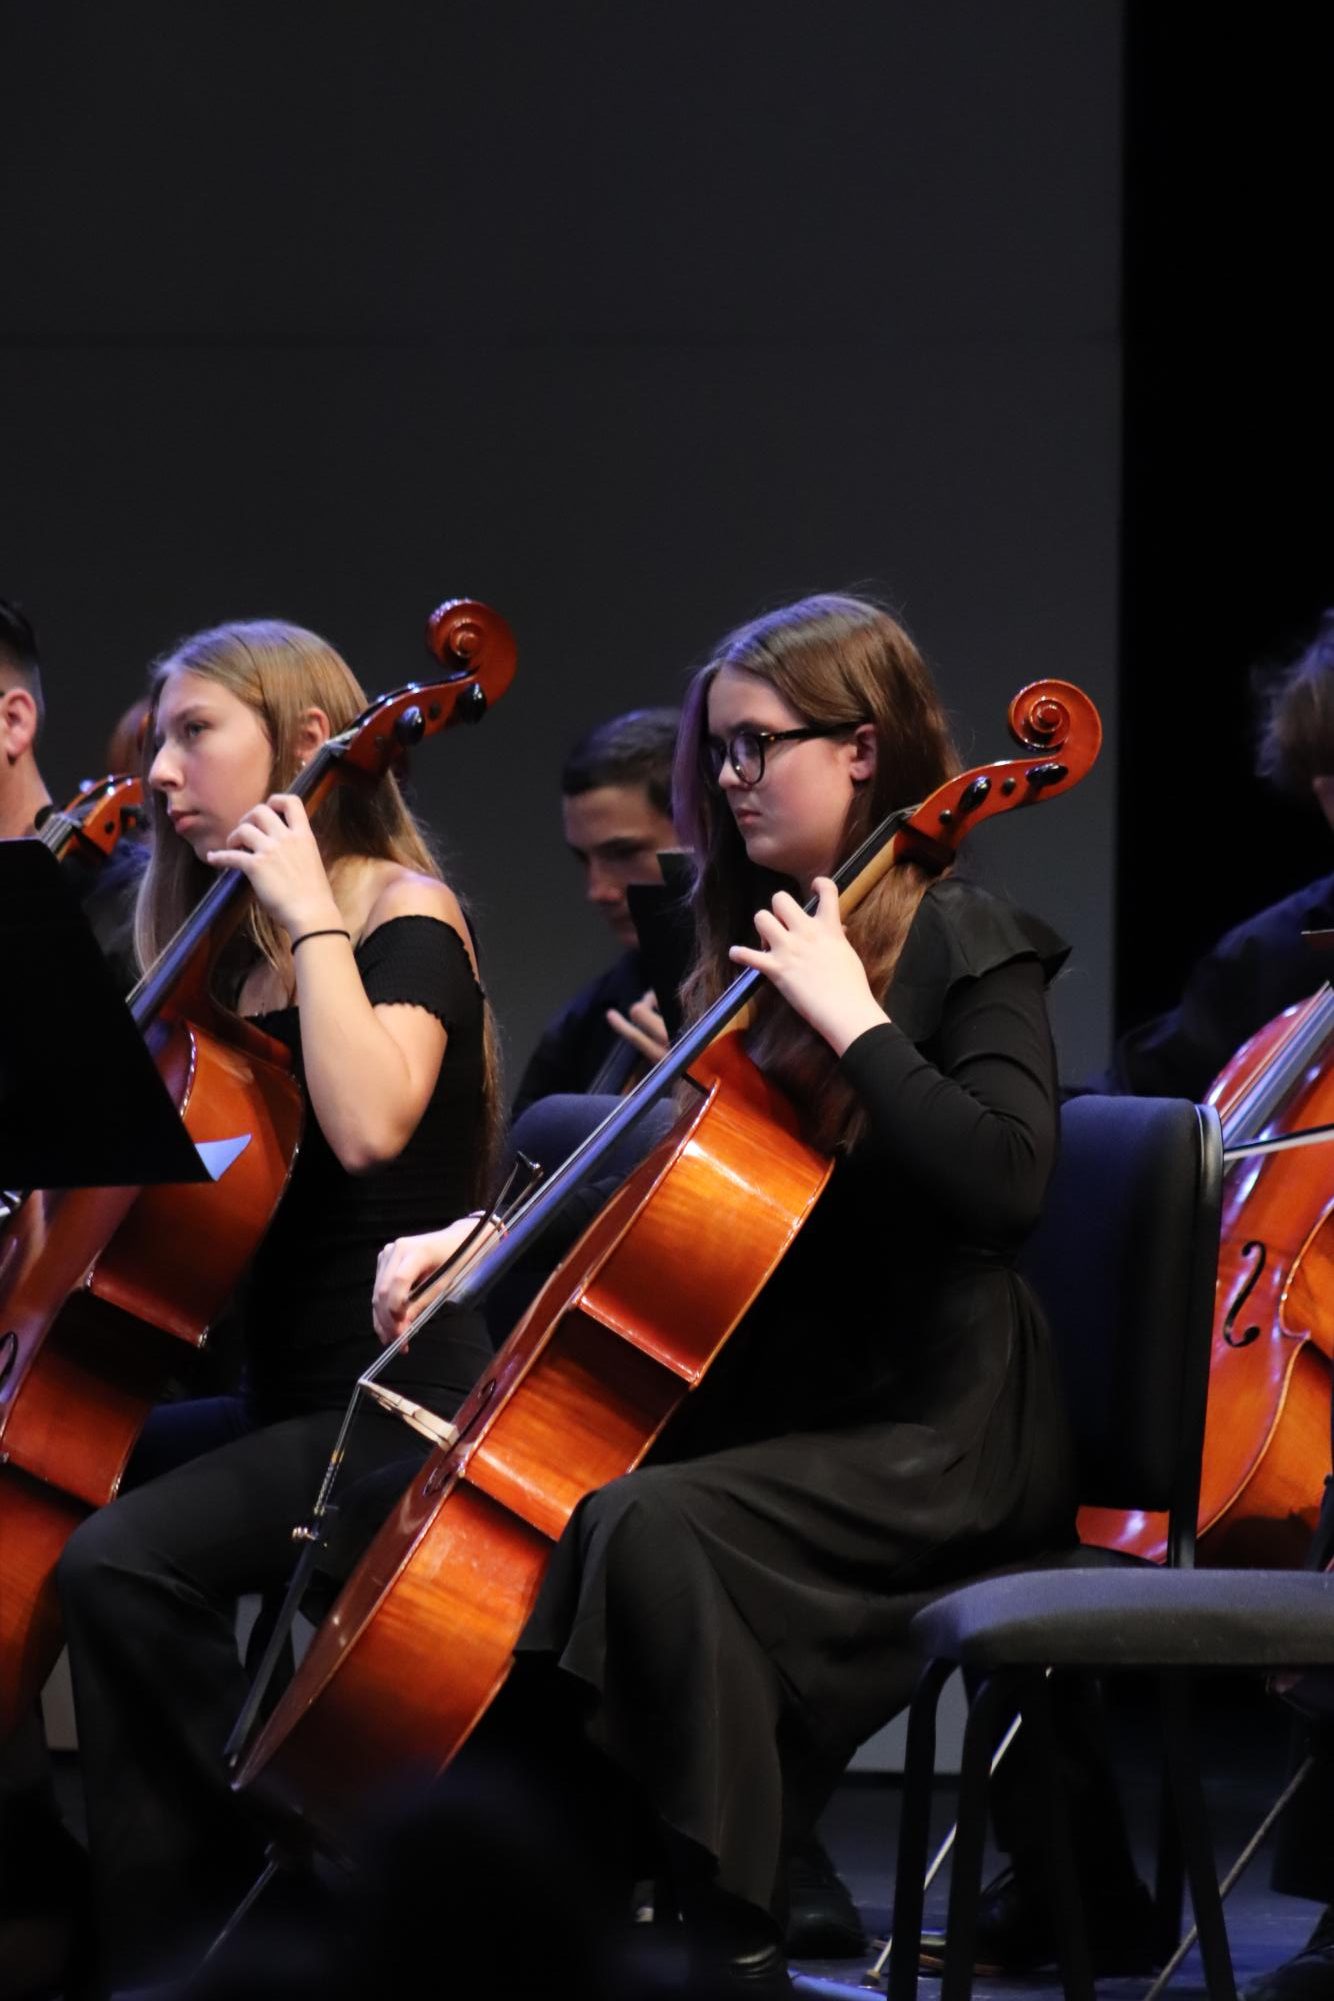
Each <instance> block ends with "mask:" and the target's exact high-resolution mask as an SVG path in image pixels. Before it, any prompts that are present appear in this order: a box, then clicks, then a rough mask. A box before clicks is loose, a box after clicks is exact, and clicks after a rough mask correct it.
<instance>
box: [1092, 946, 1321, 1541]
mask: <svg viewBox="0 0 1334 2001" xmlns="http://www.w3.org/2000/svg"><path fill="white" fill-rule="evenodd" d="M1206 1098H1207V1102H1208V1103H1209V1104H1211V1105H1215V1106H1216V1107H1217V1108H1218V1112H1219V1115H1220V1117H1221V1120H1222V1125H1223V1145H1224V1157H1225V1160H1226V1159H1227V1156H1228V1154H1229V1153H1231V1154H1232V1155H1233V1158H1232V1159H1231V1160H1230V1161H1228V1164H1227V1166H1226V1167H1225V1171H1224V1180H1223V1228H1222V1242H1221V1248H1220V1252H1219V1264H1218V1285H1217V1291H1216V1294H1215V1303H1214V1330H1213V1346H1212V1351H1211V1355H1210V1363H1209V1399H1208V1405H1207V1408H1206V1414H1205V1426H1204V1459H1203V1464H1202V1467H1201V1474H1200V1508H1199V1519H1198V1538H1199V1539H1198V1543H1197V1554H1196V1560H1197V1562H1200V1563H1212V1564H1228V1565H1233V1566H1241V1567H1246V1566H1250V1565H1255V1566H1259V1567H1265V1568H1274V1567H1277V1568H1298V1567H1300V1566H1301V1564H1302V1563H1303V1562H1304V1561H1305V1558H1306V1553H1307V1550H1308V1547H1309V1545H1310V1540H1311V1533H1312V1531H1313V1529H1314V1527H1315V1520H1316V1515H1317V1513H1318V1511H1319V1507H1320V1497H1321V1491H1322V1488H1323V1484H1324V1477H1325V1475H1326V1473H1327V1472H1328V1471H1329V1454H1330V1390H1331V1374H1332V1371H1331V1363H1332V1362H1334V1283H1332V1282H1334V1179H1332V1178H1331V1165H1330V1155H1329V1152H1328V1149H1327V1148H1326V1147H1323V1146H1316V1145H1312V1146H1309V1147H1297V1146H1292V1145H1288V1146H1284V1145H1283V1143H1282V1142H1283V1139H1284V1136H1289V1135H1290V1136H1292V1138H1294V1139H1295V1138H1297V1137H1299V1136H1300V1135H1301V1134H1302V1133H1306V1132H1311V1130H1312V1129H1313V1128H1315V1129H1317V1130H1318V1129H1319V1128H1322V1127H1326V1126H1328V1125H1329V1123H1330V1122H1331V1121H1332V1120H1334V991H1331V989H1330V987H1329V986H1328V985H1325V986H1323V987H1321V989H1320V990H1319V992H1318V993H1315V994H1313V995H1312V996H1311V998H1310V999H1309V1000H1306V1001H1303V1002H1301V1003H1300V1004H1299V1005H1298V1006H1296V1007H1291V1008H1287V1009H1285V1010H1284V1012H1283V1013H1282V1014H1280V1015H1279V1016H1277V1018H1276V1019H1275V1020H1274V1021H1271V1022H1269V1023H1268V1024H1267V1025H1266V1026H1265V1027H1264V1028H1262V1029H1260V1030H1259V1031H1258V1032H1257V1033H1256V1034H1255V1035H1253V1036H1252V1037H1251V1038H1250V1040H1249V1041H1248V1042H1245V1043H1243V1045H1242V1047H1241V1048H1240V1049H1239V1050H1238V1051H1237V1053H1236V1055H1235V1056H1234V1057H1233V1058H1232V1059H1231V1061H1230V1062H1229V1063H1228V1064H1227V1065H1226V1066H1225V1068H1224V1069H1223V1070H1222V1072H1221V1073H1220V1075H1219V1076H1218V1077H1217V1078H1216V1079H1215V1080H1214V1082H1213V1084H1211V1085H1210V1087H1209V1090H1208V1092H1207V1094H1206ZM1266 1139H1267V1140H1271V1141H1273V1142H1275V1145H1274V1149H1273V1151H1272V1152H1266V1151H1253V1150H1252V1149H1251V1147H1249V1146H1248V1145H1247V1144H1246V1143H1247V1142H1256V1141H1264V1140H1266ZM1079 1535H1080V1540H1081V1541H1083V1542H1089V1543H1095V1544H1100V1545H1102V1546H1104V1547H1107V1548H1110V1549H1116V1550H1121V1551H1123V1552H1125V1553H1127V1554H1129V1555H1133V1556H1139V1557H1144V1558H1147V1559H1149V1560H1150V1561H1151V1562H1155V1563H1161V1562H1163V1561H1164V1560H1165V1556H1166V1548H1167V1523H1166V1517H1165V1516H1160V1515H1157V1514H1148V1513H1134V1514H1120V1513H1117V1512H1116V1511H1114V1510H1112V1509H1107V1508H1084V1509H1081V1511H1080V1515H1079Z"/></svg>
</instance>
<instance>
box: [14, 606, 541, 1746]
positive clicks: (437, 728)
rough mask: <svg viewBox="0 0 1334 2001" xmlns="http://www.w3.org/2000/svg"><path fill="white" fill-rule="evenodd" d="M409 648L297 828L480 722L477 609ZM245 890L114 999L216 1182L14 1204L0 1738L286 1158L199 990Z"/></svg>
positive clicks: (237, 1050)
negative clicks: (61, 1603) (133, 1456)
mask: <svg viewBox="0 0 1334 2001" xmlns="http://www.w3.org/2000/svg"><path fill="white" fill-rule="evenodd" d="M427 643H428V646H429V647H430V650H431V651H432V653H433V654H434V656H435V657H436V659H437V660H438V661H439V662H440V664H441V666H442V668H443V669H444V672H443V675H442V676H441V677H440V678H438V679H434V680H431V681H429V682H423V683H411V684H409V685H408V686H407V687H404V688H400V689H398V690H396V691H395V692H393V693H391V694H387V695H384V696H381V697H380V698H379V699H378V700H377V701H375V702H372V703H371V705H370V706H369V707H368V708H367V709H366V710H365V711H364V712H363V713H362V714H361V715H360V716H359V717H358V718H357V719H356V721H355V722H354V723H353V724H351V726H350V727H349V728H347V729H345V730H343V731H342V732H341V733H340V734H338V735H337V736H335V737H331V738H330V739H328V740H327V741H326V742H325V743H324V744H323V745H322V746H321V747H320V749H319V750H318V751H317V752H316V753H315V754H314V755H313V756H312V757H311V758H310V760H309V762H308V763H307V765H306V767H305V769H304V770H303V771H302V772H301V773H300V774H299V776H298V777H297V779H296V781H295V782H294V784H293V785H292V787H291V790H292V791H293V792H294V793H295V794H296V795H297V796H298V797H299V798H301V799H302V800H303V801H304V803H305V805H306V807H307V810H308V811H309V812H311V813H312V814H313V813H314V812H315V811H317V809H318V807H319V804H320V802H321V801H322V800H323V799H324V798H325V797H326V796H327V794H328V793H329V791H330V789H331V788H332V787H333V786H335V785H374V784H376V783H378V782H379V780H380V779H381V778H382V777H383V776H384V774H385V773H386V772H389V771H391V770H393V769H395V768H396V767H398V766H400V765H401V764H402V762H403V760H404V758H405V756H406V753H407V751H408V750H409V749H410V748H411V747H412V746H413V745H414V744H416V743H418V742H420V741H422V740H423V739H424V738H426V737H428V736H434V735H436V734H438V733H439V732H441V731H443V730H446V729H450V728H453V727H456V726H459V725H462V724H464V723H469V722H476V721H478V720H480V718H481V717H482V716H483V715H484V714H485V713H486V711H487V709H488V707H489V706H490V704H491V703H492V702H494V701H496V700H497V699H499V697H500V696H501V695H503V694H504V692H505V690H506V688H507V687H508V685H509V683H510V681H511V679H512V678H513V673H514V665H515V649H514V642H513V637H512V635H511V633H510V630H509V628H508V626H507V625H506V624H505V622H504V620H503V619H501V618H500V617H499V616H498V615H497V614H496V613H495V612H493V611H491V610H489V609H488V608H487V607H486V606H484V605H480V604H477V603H475V602H472V601H470V600H452V601H450V602H448V603H446V604H443V605H441V606H440V607H439V608H438V609H437V610H436V611H435V612H434V613H433V614H432V616H431V619H430V621H429V622H428V626H427ZM246 894H248V887H247V884H246V881H245V877H244V876H243V875H241V874H240V873H238V872H237V871H235V870H226V871H223V872H222V873H221V874H220V875H219V877H218V880H217V881H216V882H214V884H213V885H212V886H211V887H210V889H209V890H208V892H207V893H206V894H205V895H204V896H203V898H202V899H201V900H200V902H199V904H198V905H197V906H196V908H195V910H194V911H193V912H192V913H191V915H190V917H189V918H188V919H187V920H186V922H185V923H184V924H183V925H182V927H181V929H180V930H179V931H178V932H177V934H176V936H175V937H174V938H173V939H171V940H170V942H169V943H168V945H167V946H166V947H165V949H164V950H163V952H162V953H161V955H160V956H159V958H158V959H157V960H156V961H155V963H154V964H153V965H152V966H151V967H150V968H149V969H148V971H147V972H146V973H145V975H144V977H143V979H142V980H141V981H140V983H139V985H138V986H137V987H136V989H135V990H134V992H133V993H132V994H131V996H130V998H129V1003H128V1005H129V1008H130V1012H131V1015H132V1018H133V1021H134V1024H135V1026H136V1027H137V1028H138V1029H139V1031H140V1033H141V1034H142V1036H143V1038H144V1040H145V1042H146V1044H147V1046H148V1048H149V1050H150V1053H151V1055H152V1057H153V1060H154V1062H155V1064H156V1066H157V1069H158V1072H159V1075H160V1076H161V1078H162V1080H163V1082H164V1084H165V1085H166V1087H167V1090H168V1092H169V1093H170V1095H171V1098H172V1100H173V1102H174V1104H175V1106H176V1109H177V1111H178V1113H179V1116H180V1119H181V1122H182V1123H183V1125H184V1127H185V1130H186V1132H187V1133H188V1135H189V1137H190V1139H191V1140H192V1141H194V1142H195V1144H196V1145H197V1146H199V1145H201V1144H203V1143H206V1142H209V1141H211V1140H216V1139H218V1138H221V1137H222V1136H224V1135H225V1136H228V1140H229V1145H228V1148H227V1152H228V1156H229V1158H228V1162H227V1165H226V1167H225V1171H223V1172H222V1173H221V1175H220V1177H219V1178H218V1179H216V1180H208V1179H204V1180H201V1181H195V1182H189V1183H185V1184H175V1185H161V1186H156V1187H146V1188H135V1187H96V1188H69V1189H56V1190H48V1191H32V1192H29V1193H28V1194H27V1195H26V1196H25V1197H24V1198H23V1200H22V1203H21V1206H20V1208H19V1209H18V1211H17V1214H16V1216H15V1219H14V1222H13V1224H12V1226H11V1230H10V1234H9V1238H8V1240H7V1242H6V1245H5V1249H6V1252H7V1254H8V1255H7V1257H6V1259H5V1261H4V1263H3V1267H0V1550H2V1551H3V1554H2V1555H0V1734H3V1733H4V1732H5V1731H6V1730H8V1729H9V1728H10V1727H12V1725H13V1723H14V1722H15V1721H16V1720H17V1719H18V1718H19V1717H20V1716H21V1715H23V1714H25V1713H26V1711H27V1709H28V1708H29V1707H30V1705H31V1703H32V1701H33V1699H34V1698H35V1696H36V1694H37V1692H38V1690H39V1689H40V1687H41V1685H42V1682H43V1681H44V1680H45V1679H46V1676H47V1674H48V1673H49V1671H50V1668H51V1666H52V1664H53V1662H54V1659H55V1655H56V1653H57V1651H58V1649H59V1638H60V1635H59V1620H58V1613H57V1606H56V1597H55V1589H54V1573H55V1566H56V1562H57V1560H58V1558H59V1555H60V1552H61V1550H62V1548H63V1547H64V1544H65V1542H66V1540H67V1539H68V1537H69V1535H70V1534H71V1533H72V1532H73V1530H74V1529H75V1528H76V1527H77V1526H78V1524H79V1522H80V1521H81V1520H82V1519H83V1517H84V1516H85V1515H86V1513H87V1512H88V1511H89V1510H90V1509H93V1508H97V1507H101V1506H103V1505H104V1504H105V1503H106V1502H107V1501H109V1500H110V1499H112V1497H113V1496H114V1495H115V1494H116V1492H117V1490H118V1488H119V1486H120V1482H121V1479H122V1477H123V1475H124V1471H125V1467H126V1464H127V1462H128V1460H129V1457H130V1453H131V1451H132V1449H133V1447H134V1444H135V1441H136V1439H137V1437H138V1434H139V1431H140V1429H141V1427H142V1425H143V1422H144V1420H145V1418H146V1417H147V1415H148V1413H149V1411H150V1410H151V1409H152V1407H153V1405H154V1404H155V1403H156V1402H158V1401H159V1400H160V1398H161V1396H162V1394H163V1392H164V1389H165V1386H166V1385H167V1384H168V1383H169V1382H170V1381H171V1379H172V1378H173V1377H174V1376H175V1375H176V1374H178V1372H179V1369H180V1365H181V1361H182V1358H183V1357H184V1355H185V1354H187V1353H188V1352H189V1351H191V1350H193V1349H197V1348H199V1347H202V1346H203V1344H204V1342H205V1340H206V1339H207V1335H208V1331H209V1328H210V1326H211V1325H212V1323H213V1322H214V1320H215V1319H216V1318H217V1316H218V1315H219V1313H220V1312H221V1311H222V1309H223V1307H224V1306H225V1305H226V1304H227V1302H228V1300H229V1299H230V1298H231V1296H232V1294H233V1293H234V1291H235V1290H236V1286H237V1284H238V1282H239V1280H240V1279H241V1277H242V1275H243V1273H244V1271H245V1269H246V1267H247V1265H248V1264H249V1262H250V1259H251V1257H252V1255H253V1253H254V1251H255V1249H256V1248H257V1246H258V1244H259V1242H260V1240H261V1238H262V1237H263V1235H264V1232H265V1231H266V1229H267V1227H268V1224H269V1222H270V1220H271V1218H272V1216H273V1213H274V1210H275V1209H276V1207H277V1204H278V1201H279V1199H280V1197H281V1195H282V1192H283V1189H284V1187H285V1185H286V1182H287V1178H288V1175H289V1173H290V1170H291V1166H292V1162H293V1160H294V1158H295V1153H296V1148H297V1145H298V1142H299V1138H300V1124H301V1110H300V1097H299V1093H298V1090H297V1086H296V1082H295V1080H294V1078H293V1077H292V1075H291V1072H290V1062H289V1058H288V1055H287V1052H286V1050H285V1049H284V1048H283V1047H282V1045H281V1044H278V1043H276V1042H274V1041H273V1040H272V1039H271V1038H270V1037H268V1036H266V1035H264V1034H262V1033H261V1032H260V1031H259V1030H258V1029H256V1028H254V1027H253V1026H251V1025H250V1024H248V1023H246V1022H244V1021H241V1020H240V1019H239V1018H238V1017H237V1016H235V1015H234V1014H232V1013H230V1012H229V1011H228V1010H227V1009H225V1008H223V1007H222V1006H221V1005H220V1004H219V1003H218V1002H216V1001H215V1000H214V999H213V997H212V993H211V982H212V973H213V969H214V966H215V963H216V959H217V955H218V952H219V951H220V949H221V947H222V946H223V944H224V943H225V941H226V939H227V938H228V937H229V936H230V934H231V931H232V930H233V928H234V927H235V925H236V923H237V922H238V921H239V919H240V917H241V915H242V912H243V909H244V897H245V896H246ZM233 1136H242V1137H240V1138H237V1137H233Z"/></svg>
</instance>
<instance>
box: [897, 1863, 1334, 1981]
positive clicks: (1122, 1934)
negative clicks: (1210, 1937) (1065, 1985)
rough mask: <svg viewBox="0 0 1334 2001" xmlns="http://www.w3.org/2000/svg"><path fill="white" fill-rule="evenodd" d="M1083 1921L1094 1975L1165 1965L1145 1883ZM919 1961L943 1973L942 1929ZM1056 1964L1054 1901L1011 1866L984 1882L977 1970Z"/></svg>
mask: <svg viewBox="0 0 1334 2001" xmlns="http://www.w3.org/2000/svg"><path fill="white" fill-rule="evenodd" d="M1084 1921H1085V1923H1086V1925H1087V1926H1088V1944H1089V1958H1090V1960H1091V1961H1092V1971H1093V1974H1094V1977H1095V1978H1099V1977H1101V1976H1102V1975H1105V1974H1132V1973H1155V1972H1156V1971H1157V1969H1158V1968H1159V1967H1160V1966H1161V1965H1162V1963H1163V1953H1162V1947H1161V1944H1160V1940H1159V1930H1158V1921H1157V1915H1156V1913H1155V1911H1154V1907H1153V1898H1152V1897H1151V1896H1150V1895H1149V1893H1148V1891H1147V1890H1146V1889H1145V1887H1144V1885H1143V1883H1137V1884H1136V1885H1135V1887H1134V1889H1133V1890H1132V1891H1127V1892H1118V1893H1117V1895H1115V1896H1108V1897H1103V1898H1100V1899H1099V1900H1098V1901H1097V1902H1096V1903H1092V1902H1091V1903H1090V1904H1089V1906H1088V1908H1087V1909H1086V1910H1085V1913H1084ZM918 1963H919V1965H920V1966H921V1968H922V1970H923V1972H926V1973H939V1971H940V1969H941V1967H942V1966H943V1965H944V1963H945V1934H944V1933H943V1932H923V1933H922V1949H921V1955H920V1958H919V1962H918ZM1055 1964H1056V1934H1055V1932H1054V1930H1053V1929H1052V1922H1051V1910H1050V1906H1049V1905H1048V1904H1047V1903H1046V1902H1045V1901H1043V1902H1041V1903H1039V1902H1038V1901H1037V1899H1036V1898H1035V1897H1033V1896H1032V1895H1031V1894H1025V1892H1024V1891H1022V1890H1021V1889H1020V1886H1019V1883H1018V1880H1017V1879H1016V1877H1015V1873H1014V1871H1013V1869H1002V1871H1001V1873H1000V1875H999V1876H997V1877H995V1878H994V1879H993V1880H992V1881H991V1882H990V1883H988V1884H987V1885H986V1887H985V1889H984V1890H983V1892H982V1896H981V1900H980V1902H979V1904H978V1909H977V1933H976V1937H975V1941H974V1948H973V1971H974V1972H975V1973H979V1974H982V1975H983V1976H989V1977H991V1978H992V1979H995V1978H997V1977H1002V1976H1004V1975H1005V1974H1010V1973H1036V1972H1038V1971H1039V1970H1040V1969H1041V1968H1043V1967H1047V1966H1054V1965H1055ZM1331 2001H1334V1996H1331Z"/></svg>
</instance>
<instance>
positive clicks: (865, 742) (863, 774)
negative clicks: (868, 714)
mask: <svg viewBox="0 0 1334 2001" xmlns="http://www.w3.org/2000/svg"><path fill="white" fill-rule="evenodd" d="M879 757H880V744H879V742H878V740H877V738H876V733H875V724H874V723H858V725H857V729H856V733H855V735H854V736H853V739H852V763H851V764H850V765H849V766H848V776H849V777H850V778H851V779H852V782H853V784H854V785H865V784H866V783H867V781H868V780H869V779H872V778H874V777H875V774H876V766H877V763H878V761H879Z"/></svg>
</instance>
